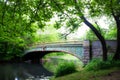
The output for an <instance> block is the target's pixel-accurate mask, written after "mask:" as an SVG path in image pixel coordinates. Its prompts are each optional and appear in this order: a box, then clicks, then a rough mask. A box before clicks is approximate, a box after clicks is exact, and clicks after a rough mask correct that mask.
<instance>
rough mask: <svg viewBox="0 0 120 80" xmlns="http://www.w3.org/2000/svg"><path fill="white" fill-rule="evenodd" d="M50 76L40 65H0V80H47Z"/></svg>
mask: <svg viewBox="0 0 120 80" xmlns="http://www.w3.org/2000/svg"><path fill="white" fill-rule="evenodd" d="M52 75H53V73H51V72H49V71H47V70H46V69H45V68H44V67H43V66H42V65H40V64H27V63H17V64H16V63H12V64H0V80H49V77H50V76H52Z"/></svg>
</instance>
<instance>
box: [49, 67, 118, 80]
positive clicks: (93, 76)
mask: <svg viewBox="0 0 120 80" xmlns="http://www.w3.org/2000/svg"><path fill="white" fill-rule="evenodd" d="M117 70H120V68H111V69H106V70H99V71H84V70H82V71H79V72H76V73H72V74H69V75H66V76H62V77H58V78H51V79H50V80H103V79H104V78H102V77H104V76H107V75H109V74H110V73H111V72H114V71H117ZM118 75H119V74H118ZM108 80H109V79H108ZM110 80H111V79H110ZM112 80H113V79H112ZM115 80H116V79H115ZM118 80H120V79H118Z"/></svg>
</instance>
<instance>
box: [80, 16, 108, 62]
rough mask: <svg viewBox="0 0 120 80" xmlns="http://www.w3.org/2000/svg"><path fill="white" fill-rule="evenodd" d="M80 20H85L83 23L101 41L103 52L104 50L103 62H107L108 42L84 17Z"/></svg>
mask: <svg viewBox="0 0 120 80" xmlns="http://www.w3.org/2000/svg"><path fill="white" fill-rule="evenodd" d="M80 18H81V19H83V20H84V21H83V22H84V23H85V24H86V25H87V26H88V27H89V28H90V29H91V30H92V31H93V32H94V33H95V35H96V36H97V38H98V39H99V40H100V42H101V44H102V50H103V61H107V46H106V41H105V39H104V37H103V36H102V35H101V34H100V33H99V32H98V30H97V29H96V28H95V27H94V26H93V25H92V24H91V23H90V22H89V21H88V20H87V19H86V18H85V17H84V16H82V17H80Z"/></svg>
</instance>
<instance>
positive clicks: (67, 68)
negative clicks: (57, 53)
mask: <svg viewBox="0 0 120 80" xmlns="http://www.w3.org/2000/svg"><path fill="white" fill-rule="evenodd" d="M73 72H76V67H75V64H74V63H71V62H62V63H61V64H59V65H58V67H57V69H56V72H55V77H59V76H63V75H67V74H70V73H73Z"/></svg>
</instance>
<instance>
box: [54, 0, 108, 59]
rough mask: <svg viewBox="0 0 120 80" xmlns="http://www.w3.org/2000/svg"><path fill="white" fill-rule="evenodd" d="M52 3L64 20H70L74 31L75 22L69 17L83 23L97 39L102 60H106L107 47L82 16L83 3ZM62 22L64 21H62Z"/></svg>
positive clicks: (61, 1) (67, 0) (66, 0)
mask: <svg viewBox="0 0 120 80" xmlns="http://www.w3.org/2000/svg"><path fill="white" fill-rule="evenodd" d="M52 2H53V3H54V6H55V7H54V8H55V9H57V11H58V12H61V13H62V14H64V15H65V18H66V17H68V19H69V20H70V22H69V23H71V25H72V26H73V29H75V28H76V27H77V26H76V25H75V21H72V19H74V17H73V16H72V17H73V18H72V17H71V15H76V16H77V17H79V20H80V21H81V22H84V23H85V24H86V25H87V26H88V27H89V28H90V29H91V30H92V31H93V32H94V33H95V35H96V36H97V37H98V39H99V40H100V42H101V44H102V49H103V60H104V61H106V60H107V46H106V42H105V39H104V37H103V36H102V35H101V34H100V33H99V31H98V30H97V29H96V28H95V26H94V25H92V23H90V22H89V21H88V20H87V19H86V18H85V16H84V14H83V13H84V9H85V6H86V5H85V2H84V1H82V0H81V1H78V0H59V1H55V0H52ZM63 21H64V20H63Z"/></svg>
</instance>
